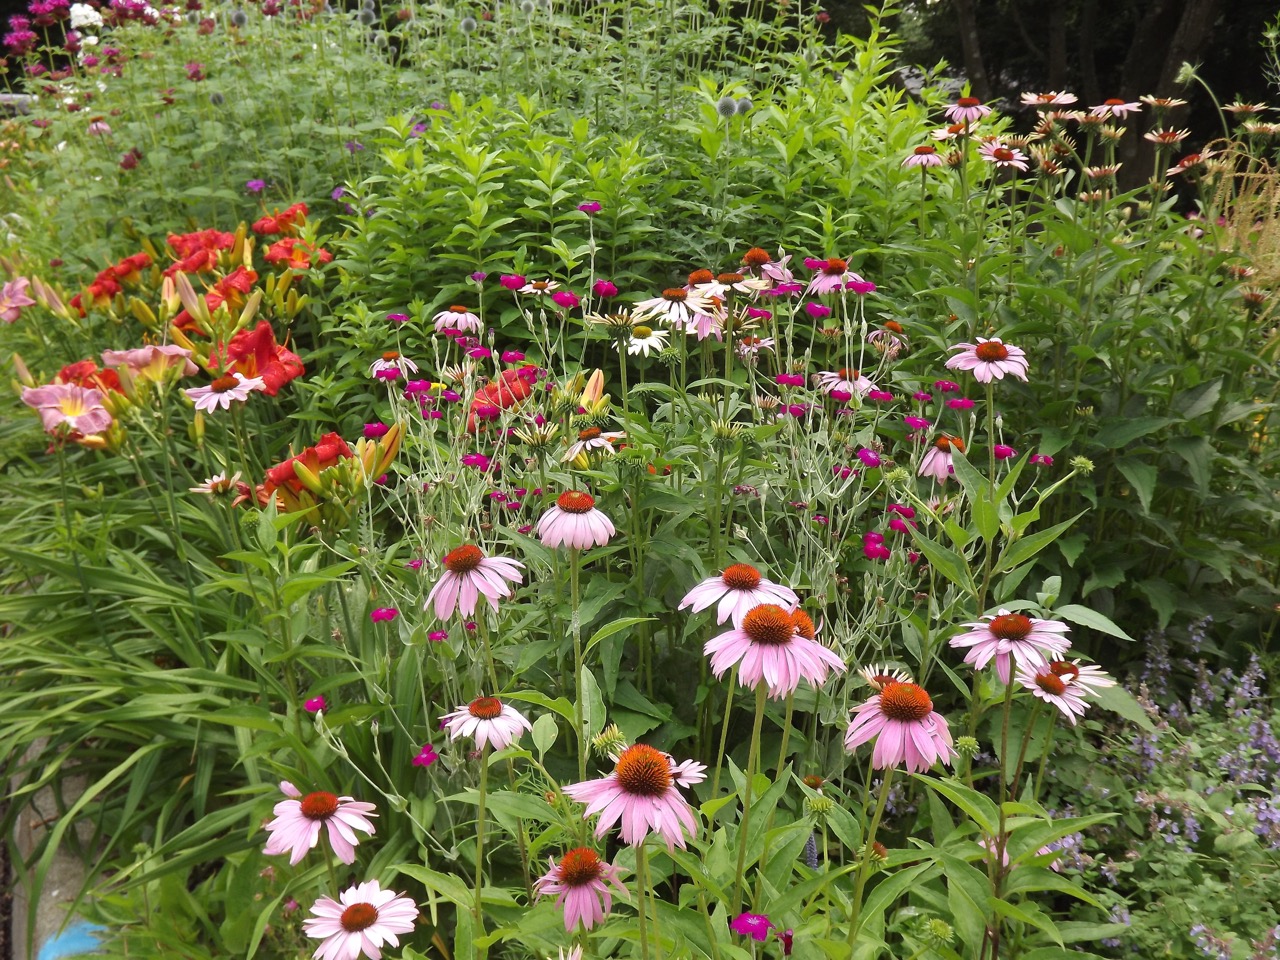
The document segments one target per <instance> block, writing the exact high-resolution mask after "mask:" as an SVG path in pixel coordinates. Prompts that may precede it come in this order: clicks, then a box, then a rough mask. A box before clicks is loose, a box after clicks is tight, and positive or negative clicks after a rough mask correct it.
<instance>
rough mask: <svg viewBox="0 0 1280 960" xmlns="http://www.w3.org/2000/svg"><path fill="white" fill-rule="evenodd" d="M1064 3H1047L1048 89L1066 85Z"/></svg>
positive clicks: (1065, 22) (1058, 88)
mask: <svg viewBox="0 0 1280 960" xmlns="http://www.w3.org/2000/svg"><path fill="white" fill-rule="evenodd" d="M1064 6H1065V4H1062V3H1050V4H1049V89H1050V90H1063V89H1065V88H1066V86H1067V18H1066V12H1065V10H1064V9H1063V7H1064Z"/></svg>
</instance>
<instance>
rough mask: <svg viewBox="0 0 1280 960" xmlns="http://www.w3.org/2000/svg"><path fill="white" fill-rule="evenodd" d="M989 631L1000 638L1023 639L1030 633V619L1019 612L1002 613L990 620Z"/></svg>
mask: <svg viewBox="0 0 1280 960" xmlns="http://www.w3.org/2000/svg"><path fill="white" fill-rule="evenodd" d="M991 632H992V633H994V634H995V635H996V636H997V637H999V638H1000V639H1001V640H1025V639H1026V638H1027V637H1028V636H1029V635H1030V633H1031V620H1030V619H1028V618H1027V617H1024V616H1023V615H1022V614H1020V613H1004V614H1001V615H1000V616H998V617H996V618H995V619H994V620H992V621H991Z"/></svg>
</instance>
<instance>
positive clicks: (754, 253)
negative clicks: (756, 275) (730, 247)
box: [742, 247, 773, 267]
mask: <svg viewBox="0 0 1280 960" xmlns="http://www.w3.org/2000/svg"><path fill="white" fill-rule="evenodd" d="M742 262H743V263H745V264H746V265H747V266H749V267H763V266H764V265H765V264H766V263H772V262H773V258H772V257H770V256H769V253H768V251H766V250H763V249H761V248H760V247H752V248H751V249H750V250H748V251H747V252H746V253H744V254H743V255H742Z"/></svg>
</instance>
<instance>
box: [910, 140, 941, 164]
mask: <svg viewBox="0 0 1280 960" xmlns="http://www.w3.org/2000/svg"><path fill="white" fill-rule="evenodd" d="M902 165H903V166H904V167H940V166H942V165H943V163H942V157H940V156H938V148H937V147H935V146H932V145H931V144H927V143H926V144H923V145H921V146H919V147H916V148H915V149H914V150H912V151H911V153H910V154H908V155H907V157H906V158H905V159H904V160H903V161H902Z"/></svg>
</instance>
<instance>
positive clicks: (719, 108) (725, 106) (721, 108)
mask: <svg viewBox="0 0 1280 960" xmlns="http://www.w3.org/2000/svg"><path fill="white" fill-rule="evenodd" d="M737 112H738V101H737V100H735V99H733V97H728V96H725V97H721V98H720V99H719V100H717V101H716V113H718V114H720V116H721V118H722V119H725V120H728V119H730V118H731V117H732V116H733V115H734V114H736V113H737Z"/></svg>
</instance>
